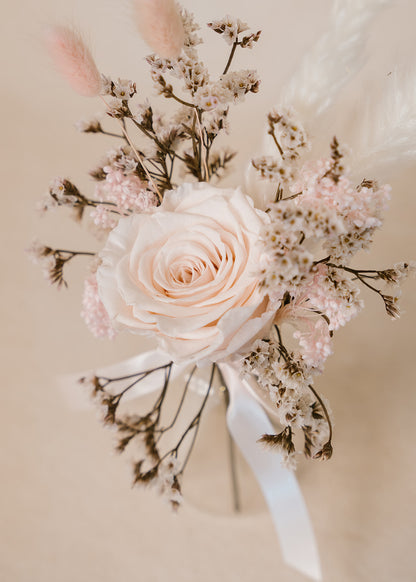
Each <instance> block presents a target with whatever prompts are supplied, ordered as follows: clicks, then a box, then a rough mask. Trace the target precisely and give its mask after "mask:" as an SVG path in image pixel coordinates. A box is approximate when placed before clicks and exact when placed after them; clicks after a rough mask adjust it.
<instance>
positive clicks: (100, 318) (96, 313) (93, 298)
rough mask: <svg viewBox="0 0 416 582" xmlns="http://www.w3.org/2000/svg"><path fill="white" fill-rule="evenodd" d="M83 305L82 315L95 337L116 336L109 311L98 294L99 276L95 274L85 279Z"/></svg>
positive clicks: (111, 337) (110, 337)
mask: <svg viewBox="0 0 416 582" xmlns="http://www.w3.org/2000/svg"><path fill="white" fill-rule="evenodd" d="M82 307H83V309H82V311H81V317H82V318H83V319H84V321H85V323H86V324H87V327H88V329H89V330H90V331H91V333H92V334H93V335H94V336H95V337H97V338H105V337H106V338H108V339H114V338H115V336H116V334H117V332H116V331H115V329H114V328H113V327H112V325H111V321H110V318H109V316H108V313H107V311H106V310H105V307H104V305H103V304H102V302H101V299H100V296H99V295H98V287H97V278H96V276H95V275H90V276H89V277H88V278H87V279H85V283H84V295H83V298H82Z"/></svg>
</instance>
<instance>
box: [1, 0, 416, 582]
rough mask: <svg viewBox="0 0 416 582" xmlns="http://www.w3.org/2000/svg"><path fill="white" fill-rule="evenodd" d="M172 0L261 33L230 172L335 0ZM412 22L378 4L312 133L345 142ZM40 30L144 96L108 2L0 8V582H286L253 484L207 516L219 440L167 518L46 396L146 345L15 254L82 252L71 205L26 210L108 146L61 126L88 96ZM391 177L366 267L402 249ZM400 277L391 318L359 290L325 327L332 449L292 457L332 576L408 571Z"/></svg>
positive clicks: (65, 407) (47, 0) (145, 84)
mask: <svg viewBox="0 0 416 582" xmlns="http://www.w3.org/2000/svg"><path fill="white" fill-rule="evenodd" d="M186 6H187V7H189V8H193V9H194V10H195V12H196V13H197V17H198V20H199V21H200V22H201V23H205V22H207V21H209V20H210V19H212V18H216V17H219V16H222V15H223V14H224V13H227V12H228V13H230V14H235V15H238V16H240V17H241V18H242V19H244V20H246V21H247V22H249V23H250V24H251V25H252V26H253V28H255V29H258V28H261V29H262V30H263V37H262V40H261V43H259V46H258V48H257V49H256V50H255V51H252V52H250V51H247V52H246V53H244V54H241V55H240V56H239V60H238V64H240V66H242V67H247V68H250V67H255V66H257V67H258V69H259V70H260V74H261V76H262V78H263V80H264V81H263V84H262V89H261V92H260V93H259V94H258V95H257V96H255V97H253V96H249V97H250V99H249V98H247V100H246V102H245V104H244V105H243V106H241V107H240V108H237V109H236V110H235V112H234V113H233V117H232V121H233V132H234V133H233V134H232V136H231V142H233V143H234V144H236V145H237V144H238V146H239V147H240V149H241V153H240V156H239V158H238V159H237V161H236V164H235V174H234V179H235V183H237V182H238V180H239V175H241V172H242V170H243V168H244V165H245V162H246V159H247V157H248V156H249V154H250V151H252V150H253V149H255V148H256V147H257V146H258V144H259V142H260V136H261V132H262V127H263V114H264V112H265V111H266V110H267V108H268V107H269V106H272V105H273V104H274V103H275V102H277V101H278V97H279V90H280V88H281V87H282V86H283V84H284V82H285V80H286V79H288V77H289V76H290V72H291V71H292V70H293V69H294V67H295V66H296V64H297V62H298V61H299V59H300V58H301V55H302V54H303V53H304V52H305V51H307V50H308V47H309V46H311V44H312V43H313V42H314V40H315V39H317V38H318V37H319V35H320V34H321V33H322V31H323V30H324V29H325V28H326V26H327V25H328V21H329V9H330V6H331V1H330V0H291V1H290V2H283V1H281V0H278V1H277V2H272V1H270V0H259V1H257V2H252V3H248V4H247V6H240V3H239V2H238V0H227V3H224V2H223V1H220V0H211V2H202V1H200V0H197V2H194V3H191V2H189V1H187V2H186ZM415 19H416V4H415V2H414V0H401V1H400V0H397V1H396V2H395V3H393V4H392V6H391V7H389V8H387V9H386V10H385V11H384V12H383V13H382V14H380V16H379V17H378V18H377V19H376V21H375V22H374V25H373V26H372V28H371V30H370V32H369V38H368V47H367V54H368V61H367V64H366V66H365V68H364V69H363V70H362V71H361V73H360V75H359V76H358V77H357V78H356V80H355V81H354V83H352V84H351V86H349V87H348V88H347V89H346V90H345V92H344V94H343V96H342V99H341V100H340V102H339V104H338V105H337V106H336V107H335V108H334V110H333V113H332V116H331V118H330V121H329V120H328V121H327V123H326V124H323V125H322V135H328V136H331V134H333V133H335V132H336V133H337V135H338V137H339V138H340V139H342V138H343V137H344V133H343V132H344V130H345V139H347V137H348V136H347V130H346V128H347V126H348V125H351V121H352V120H353V118H352V113H350V111H351V110H352V109H351V108H352V106H353V105H355V106H357V105H358V108H360V106H361V104H363V103H364V99H365V97H366V95H368V94H369V93H370V92H371V91H372V88H373V87H376V86H377V87H379V88H380V91H382V89H383V86H384V87H385V86H386V83H388V79H389V73H390V72H391V71H393V70H394V69H395V68H396V67H405V66H408V65H411V64H412V63H414V61H415V56H416V46H415V41H414V22H415ZM51 22H52V23H54V22H64V23H70V24H76V25H79V26H80V27H81V28H82V30H83V31H84V32H85V33H86V36H87V38H88V39H89V40H90V42H91V45H92V47H93V50H94V53H95V55H96V59H97V62H98V64H99V66H100V68H101V69H102V70H103V72H106V73H108V74H110V75H113V76H114V77H117V76H120V77H122V78H123V77H127V78H134V79H135V80H136V81H137V86H138V90H139V92H140V93H141V95H142V96H145V95H146V94H151V91H152V89H151V86H150V83H149V80H148V77H147V69H146V65H145V63H144V61H143V56H144V54H146V49H145V47H144V45H143V43H142V42H141V41H140V39H139V38H138V37H137V35H135V33H134V30H133V27H132V25H131V23H130V21H129V16H128V10H127V8H126V4H124V3H122V2H120V0H104V2H103V1H98V0H66V1H65V0H37V1H33V0H21V1H20V2H7V3H6V2H4V3H3V7H2V18H1V24H0V27H1V34H0V42H1V44H2V47H1V55H2V57H3V58H2V62H3V64H2V68H1V75H0V83H1V99H2V106H1V111H2V116H1V117H2V120H1V130H2V131H1V135H2V140H1V141H2V156H1V160H2V173H1V176H2V197H3V207H2V212H1V216H0V220H1V229H0V232H1V236H2V239H3V240H2V244H1V247H0V249H1V256H2V286H1V290H2V301H1V304H0V305H1V307H0V309H1V326H0V327H1V332H2V354H3V363H2V366H1V375H2V382H1V391H2V406H1V411H2V415H1V422H0V431H1V441H0V442H1V451H0V455H1V456H0V467H1V475H2V479H1V495H0V512H1V513H0V524H1V525H0V528H1V534H0V535H1V542H0V579H1V580H2V581H3V580H4V581H5V582H119V581H124V580H129V581H130V580H131V581H139V580H143V581H146V582H162V581H164V580H172V581H181V582H195V581H198V582H211V581H212V580H217V581H220V582H222V581H227V582H234V581H235V582H237V581H238V582H249V581H254V580H256V581H259V580H260V581H261V582H301V581H302V580H304V578H303V577H302V576H301V575H300V574H298V573H296V572H294V571H292V570H291V569H289V568H288V567H286V566H285V564H284V563H283V561H282V558H281V554H280V551H279V546H278V542H277V539H276V536H275V533H274V530H273V527H272V522H271V519H270V517H269V515H268V514H267V512H266V511H265V509H264V507H263V505H262V503H261V498H260V497H259V495H258V492H257V491H255V490H254V489H253V484H252V482H251V481H250V477H249V476H247V486H246V488H247V490H248V491H249V495H250V496H252V501H253V499H255V498H256V499H258V503H257V502H254V501H253V502H252V503H251V504H250V503H249V509H247V510H246V511H244V512H243V513H242V515H240V516H231V515H229V514H227V513H225V512H223V511H219V512H218V511H217V512H216V511H215V510H214V509H215V507H217V505H218V506H221V500H222V498H223V497H224V498H225V497H226V496H227V495H228V494H229V492H227V491H226V489H227V490H228V481H227V479H228V476H227V473H226V470H227V469H226V466H225V464H224V467H222V469H221V468H220V469H218V471H217V469H215V470H212V469H210V467H211V465H210V463H212V459H211V457H212V456H214V457H216V456H217V457H221V454H222V453H221V451H222V450H223V446H224V444H225V440H224V438H223V436H221V435H218V434H216V431H210V430H205V431H204V430H203V431H201V439H202V440H201V445H200V446H201V447H202V448H201V451H202V453H203V454H202V453H201V455H200V457H199V461H196V463H197V466H196V467H195V465H194V468H193V475H194V476H193V477H192V476H191V477H190V484H189V499H190V500H191V501H190V502H189V503H188V504H185V506H184V507H183V509H182V510H181V511H180V513H179V514H178V515H172V514H171V513H170V511H169V508H168V507H167V506H166V505H164V504H163V503H162V502H161V501H160V499H158V498H156V497H155V496H153V494H152V493H151V492H143V491H140V490H136V489H131V487H130V469H129V466H128V465H127V464H126V463H125V462H124V461H123V459H121V458H118V457H115V456H114V455H112V454H111V450H112V435H111V434H108V433H107V432H106V431H105V430H104V429H103V428H102V426H101V425H100V423H99V422H98V420H97V415H96V412H95V410H94V409H90V408H85V409H84V408H82V407H81V406H79V405H78V401H77V398H76V394H75V390H74V393H73V394H72V395H71V394H68V392H67V391H64V390H63V389H62V388H61V384H60V382H59V378H58V377H59V375H61V374H65V373H73V372H77V371H79V370H85V369H88V368H93V367H96V366H99V365H103V364H105V363H112V362H116V361H117V360H120V359H122V358H125V357H128V356H131V355H134V354H135V353H137V351H140V348H141V345H142V344H139V343H138V342H137V339H135V340H134V341H133V339H131V338H127V337H122V338H119V339H118V340H117V341H116V342H114V343H109V342H105V341H103V342H100V341H97V340H95V339H94V338H93V337H92V336H91V335H90V334H89V332H88V330H87V329H86V328H85V326H84V324H83V322H82V320H81V318H80V316H79V311H80V296H81V292H82V280H83V277H84V275H85V272H84V270H83V267H82V265H81V264H80V263H78V265H74V266H73V267H71V268H70V270H69V272H68V273H69V275H70V282H71V284H70V287H69V289H68V290H61V291H59V292H58V291H57V290H56V289H55V288H50V287H49V286H48V284H47V283H46V282H45V281H44V280H43V279H42V276H41V273H40V272H39V270H38V269H36V268H35V267H32V266H31V265H30V264H29V263H28V262H27V260H26V258H25V256H24V248H25V247H27V246H28V245H29V243H30V241H31V239H32V237H33V236H34V235H37V236H38V237H39V238H41V239H42V240H43V241H44V242H46V243H50V244H51V245H57V244H59V245H60V246H64V247H65V246H75V245H76V246H77V248H82V246H83V245H84V246H85V245H91V238H90V237H89V236H88V235H86V234H85V233H82V231H81V229H80V228H79V227H78V226H77V225H76V224H75V223H73V222H71V220H70V218H69V217H65V216H64V215H61V217H60V218H59V219H58V216H57V215H55V216H53V217H50V218H48V217H47V218H45V219H42V220H40V219H39V217H37V216H36V215H35V213H34V206H35V203H36V201H37V200H38V199H39V198H41V197H42V196H43V195H44V193H45V191H46V190H47V185H48V183H49V180H50V179H51V178H53V177H54V176H57V175H64V176H68V177H71V178H72V179H73V180H74V181H75V182H76V183H78V184H80V185H81V186H82V187H85V188H88V187H90V182H89V180H88V178H87V177H86V172H87V170H88V169H89V168H90V167H91V166H93V165H94V163H95V162H96V161H97V160H99V159H100V157H101V155H102V154H103V153H104V151H105V149H106V148H108V147H109V146H111V145H112V142H111V141H106V140H105V139H103V138H100V137H97V136H89V135H81V134H79V133H78V132H77V131H76V130H75V129H74V127H73V123H74V122H75V121H76V120H78V119H80V118H82V117H85V116H88V115H90V114H92V113H95V112H96V111H97V110H99V109H100V105H99V103H98V102H95V101H91V100H88V99H82V98H81V97H78V96H77V95H75V94H73V93H72V92H71V90H70V89H68V88H67V86H66V85H65V83H64V82H63V81H61V79H60V78H58V76H57V75H56V74H55V73H54V71H53V70H52V68H51V66H50V63H49V60H48V58H47V57H46V55H45V52H44V50H43V46H42V42H41V38H42V34H43V29H44V27H45V26H46V25H47V24H49V23H51ZM207 33H208V34H207V36H206V38H209V39H210V42H211V44H210V48H209V49H208V50H207V52H206V58H207V60H208V62H209V63H210V65H211V66H213V67H215V66H217V67H218V68H220V66H221V64H222V63H223V61H224V58H225V52H224V49H225V46H224V45H223V43H222V42H221V40H220V39H219V38H217V37H216V36H215V35H214V34H213V33H210V32H209V31H207ZM244 57H246V58H247V60H246V61H245V60H244ZM246 63H247V64H246ZM355 119H356V118H355V117H354V120H355ZM390 181H391V184H392V186H393V197H392V201H391V205H390V211H389V213H388V216H387V219H386V223H385V228H384V230H383V231H382V232H380V233H379V234H378V235H377V238H376V242H375V244H374V247H373V250H372V255H371V258H370V257H368V256H365V257H364V258H363V260H364V262H365V263H366V265H367V264H374V265H377V266H380V267H381V268H382V267H388V266H390V265H391V264H393V263H394V262H397V261H399V260H402V259H409V258H416V252H415V251H416V249H415V241H416V234H415V227H414V225H415V216H416V197H415V186H414V184H415V181H416V166H413V167H409V168H407V169H402V170H400V172H396V174H395V175H394V176H392V177H391V180H390ZM415 284H416V282H415V281H410V282H409V283H408V284H407V286H406V288H405V290H404V294H403V298H402V306H403V310H404V311H405V312H406V313H405V314H404V315H403V317H402V318H401V319H400V320H399V321H396V322H392V321H390V320H389V319H388V318H387V317H386V316H385V314H384V312H383V307H382V305H381V303H380V302H379V301H378V299H377V297H375V296H374V297H373V296H372V295H371V294H367V293H364V294H363V297H364V299H365V300H366V302H367V309H366V310H365V312H364V313H363V314H362V315H361V316H360V317H359V318H357V319H356V320H355V321H354V322H353V323H351V324H350V325H348V326H347V327H346V328H345V329H343V330H341V331H340V333H339V334H338V337H337V339H336V344H335V354H334V355H333V356H332V357H331V358H330V360H329V362H328V365H327V369H326V373H325V375H324V376H323V377H322V378H321V379H320V380H319V389H320V391H321V393H322V394H324V395H325V397H327V398H328V399H329V401H330V402H331V407H332V410H333V415H334V418H335V436H334V443H335V454H334V458H333V459H332V460H331V461H330V462H328V463H319V462H315V463H302V464H301V467H300V470H299V473H298V477H299V481H300V484H301V487H302V490H303V493H304V496H305V498H306V501H307V504H308V506H309V510H310V513H311V517H312V520H313V524H314V528H315V532H316V536H317V540H318V543H319V547H320V552H321V557H322V563H323V570H324V575H325V580H326V581H327V582H375V581H377V582H413V581H414V580H416V565H415V557H414V547H415V543H416V532H415V526H416V515H415V502H416V487H415V482H416V470H415V454H414V448H415V447H414V443H415V436H416V431H415V421H414V416H415V409H416V398H415V332H414V329H415V323H416V299H415V297H416V294H415ZM207 422H208V421H207ZM214 434H215V437H214V436H213V435H214ZM221 439H222V440H221ZM210 456H211V457H210ZM198 463H199V464H198ZM220 471H223V473H221V474H220ZM198 497H199V499H198ZM216 502H218V503H217V505H216Z"/></svg>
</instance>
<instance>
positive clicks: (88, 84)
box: [45, 26, 101, 97]
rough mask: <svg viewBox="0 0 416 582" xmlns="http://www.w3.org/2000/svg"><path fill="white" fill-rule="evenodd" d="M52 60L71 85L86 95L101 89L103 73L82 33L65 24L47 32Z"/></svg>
mask: <svg viewBox="0 0 416 582" xmlns="http://www.w3.org/2000/svg"><path fill="white" fill-rule="evenodd" d="M45 40H46V45H47V48H48V51H49V54H50V55H51V57H52V60H53V62H54V64H55V66H56V68H57V69H58V71H59V72H60V73H61V75H62V76H63V77H64V79H66V81H67V82H68V83H69V85H70V86H71V87H72V89H74V91H76V92H77V93H79V94H80V95H83V96H84V97H95V96H96V95H98V94H99V93H100V91H101V75H100V72H99V71H98V69H97V66H96V64H95V62H94V59H93V58H92V55H91V53H90V51H89V49H88V47H87V46H86V44H85V43H84V41H83V40H82V38H81V36H80V34H79V33H78V32H76V31H74V30H72V29H71V28H68V27H65V26H54V27H52V28H50V29H49V30H48V31H47V33H46V39H45Z"/></svg>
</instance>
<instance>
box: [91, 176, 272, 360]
mask: <svg viewBox="0 0 416 582" xmlns="http://www.w3.org/2000/svg"><path fill="white" fill-rule="evenodd" d="M266 220H267V215H266V213H264V212H262V211H260V210H256V209H255V208H254V207H253V203H252V201H251V199H250V198H249V197H248V196H245V195H244V194H243V193H242V192H241V191H240V190H224V189H218V188H215V187H213V186H211V185H210V184H206V183H198V184H183V185H182V186H180V187H179V188H178V189H176V190H172V191H170V192H167V193H166V194H165V197H164V199H163V202H162V204H161V205H160V206H159V207H158V208H155V209H154V210H153V211H152V212H150V213H145V214H134V215H132V216H130V217H128V218H122V219H121V220H120V222H119V224H118V225H117V227H116V228H115V229H114V230H113V231H112V232H111V233H110V235H109V237H108V240H107V243H106V245H105V247H104V249H103V251H102V253H101V259H102V264H101V266H100V267H99V269H98V272H97V281H98V290H99V294H100V297H101V301H102V302H103V304H104V306H105V308H106V310H107V312H108V314H109V316H110V318H111V319H112V322H113V325H114V326H115V327H116V328H118V329H123V328H124V329H128V330H129V331H131V332H133V333H140V334H143V333H144V334H149V335H152V336H155V337H156V338H157V340H158V343H159V346H160V347H161V349H162V350H164V351H165V352H167V353H168V354H169V355H170V357H171V358H172V359H173V361H175V362H179V361H181V362H182V361H189V362H193V361H199V362H200V361H204V360H206V361H211V362H214V361H218V360H223V359H225V358H227V357H228V356H230V355H232V354H236V353H239V352H243V351H244V349H246V346H248V345H249V343H250V342H251V341H253V340H254V339H256V338H257V337H259V336H260V335H262V334H263V333H264V332H265V331H266V329H267V328H268V327H269V326H270V325H271V323H272V320H273V316H274V313H275V311H274V310H273V309H271V308H270V306H269V300H268V297H267V296H266V295H265V293H264V292H263V291H262V289H261V287H260V285H259V276H258V270H259V262H260V257H261V253H262V245H261V244H260V242H259V237H260V230H261V227H262V225H263V224H264V222H265V221H266Z"/></svg>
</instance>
